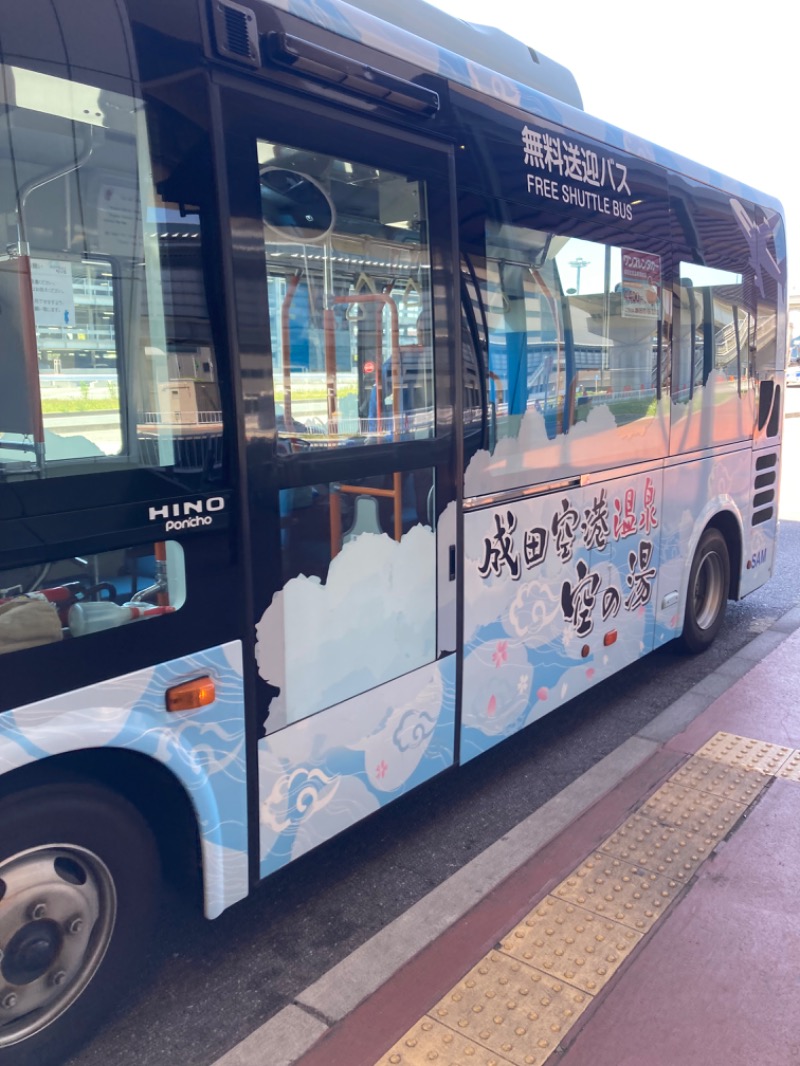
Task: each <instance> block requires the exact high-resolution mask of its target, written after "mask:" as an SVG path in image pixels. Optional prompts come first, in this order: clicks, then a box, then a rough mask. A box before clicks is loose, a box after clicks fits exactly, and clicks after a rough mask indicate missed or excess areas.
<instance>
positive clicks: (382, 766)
mask: <svg viewBox="0 0 800 1066" xmlns="http://www.w3.org/2000/svg"><path fill="white" fill-rule="evenodd" d="M388 769H389V767H388V766H387V765H386V763H385V762H384V760H383V759H381V761H380V762H379V763H378V765H377V766H376V768H375V776H376V777H377V778H378V780H379V781H381V780H382V779H383V778H384V777H386V773H387V771H388Z"/></svg>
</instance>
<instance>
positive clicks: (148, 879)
mask: <svg viewBox="0 0 800 1066" xmlns="http://www.w3.org/2000/svg"><path fill="white" fill-rule="evenodd" d="M0 826H2V832H1V833H0V953H1V955H0V1064H1V1066H23V1064H30V1063H36V1064H37V1066H46V1064H48V1066H49V1064H52V1063H60V1062H63V1061H64V1060H65V1059H66V1058H67V1057H68V1052H69V1050H70V1049H71V1048H73V1047H74V1046H76V1045H77V1044H79V1043H80V1042H81V1041H82V1040H83V1039H85V1038H86V1037H87V1036H88V1035H89V1034H90V1033H91V1032H92V1031H93V1030H95V1029H96V1027H97V1023H98V1021H99V1020H100V1018H101V1017H102V1016H103V1014H104V1013H106V1011H107V1010H108V1009H110V1007H111V1006H112V1005H113V1004H114V1002H115V1000H116V998H117V996H118V995H119V992H120V989H121V986H122V984H123V983H124V981H125V979H126V977H127V978H129V977H130V974H132V973H134V974H135V973H136V972H137V971H136V965H137V962H138V961H139V959H140V953H141V951H142V945H143V943H146V940H147V935H146V934H147V933H148V932H149V928H150V925H151V922H152V918H153V914H154V907H155V899H156V895H157V884H158V856H157V851H156V846H155V842H154V840H153V838H152V835H151V833H150V831H149V829H148V827H147V825H146V823H145V822H144V820H143V819H142V818H141V817H140V815H139V814H138V813H137V811H136V810H135V809H134V808H133V807H132V806H131V805H130V804H129V803H128V802H127V801H126V800H124V799H122V798H121V797H120V796H118V795H117V794H116V793H114V792H111V791H109V790H107V789H104V788H101V787H99V786H96V785H93V784H88V783H86V784H79V783H70V784H48V785H43V786H41V787H31V788H27V789H23V790H21V791H18V792H14V793H13V794H8V795H6V796H4V797H3V798H2V799H0Z"/></svg>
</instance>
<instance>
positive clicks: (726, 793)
mask: <svg viewBox="0 0 800 1066" xmlns="http://www.w3.org/2000/svg"><path fill="white" fill-rule="evenodd" d="M672 780H673V781H675V783H676V784H678V785H683V786H684V787H685V788H695V789H699V790H700V791H701V792H711V793H712V794H713V795H715V796H721V797H722V798H723V799H727V800H732V801H733V802H734V803H744V804H745V805H746V804H749V803H752V802H753V800H754V799H755V798H756V796H757V795H758V794H759V792H761V790H762V789H763V788H765V787H766V784H767V782H768V781H769V780H770V778H769V776H768V775H766V774H764V773H761V772H760V771H757V770H742V769H740V768H739V767H738V766H728V765H726V764H725V763H722V762H717V761H715V760H714V759H705V758H703V757H702V756H701V755H693V756H692V757H691V759H689V760H687V762H685V763H684V764H683V766H682V767H681V768H680V770H678V771H676V773H675V775H674V776H673V778H672Z"/></svg>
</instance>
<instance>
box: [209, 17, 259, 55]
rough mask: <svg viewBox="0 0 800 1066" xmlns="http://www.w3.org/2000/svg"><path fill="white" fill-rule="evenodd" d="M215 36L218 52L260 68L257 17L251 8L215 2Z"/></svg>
mask: <svg viewBox="0 0 800 1066" xmlns="http://www.w3.org/2000/svg"><path fill="white" fill-rule="evenodd" d="M213 7H214V35H215V37H216V42H217V52H218V53H219V54H220V55H221V56H224V57H225V59H234V60H236V62H238V63H246V64H247V65H248V66H250V67H260V66H261V58H260V55H259V48H258V27H257V25H256V16H255V14H254V13H253V12H252V11H251V10H250V8H249V7H242V6H241V4H234V3H233V2H232V0H214V4H213Z"/></svg>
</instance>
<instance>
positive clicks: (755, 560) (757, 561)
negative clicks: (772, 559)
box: [747, 548, 767, 570]
mask: <svg viewBox="0 0 800 1066" xmlns="http://www.w3.org/2000/svg"><path fill="white" fill-rule="evenodd" d="M766 561H767V549H766V548H762V549H761V551H758V552H753V554H752V556H751V557H750V562H749V563H748V564H747V569H748V570H755V568H756V567H757V566H761V564H762V563H765V562H766Z"/></svg>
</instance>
